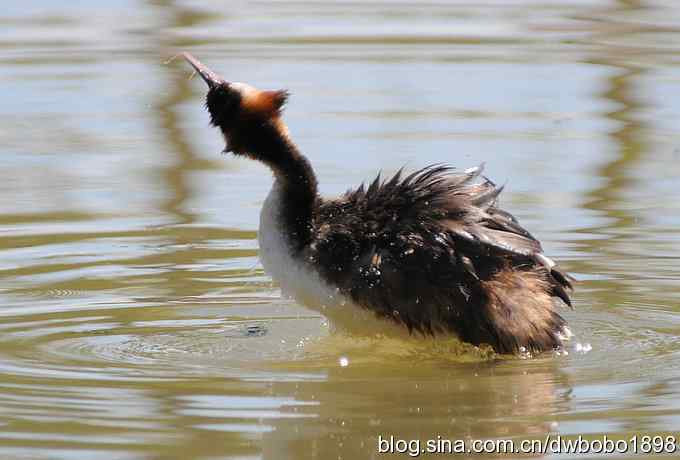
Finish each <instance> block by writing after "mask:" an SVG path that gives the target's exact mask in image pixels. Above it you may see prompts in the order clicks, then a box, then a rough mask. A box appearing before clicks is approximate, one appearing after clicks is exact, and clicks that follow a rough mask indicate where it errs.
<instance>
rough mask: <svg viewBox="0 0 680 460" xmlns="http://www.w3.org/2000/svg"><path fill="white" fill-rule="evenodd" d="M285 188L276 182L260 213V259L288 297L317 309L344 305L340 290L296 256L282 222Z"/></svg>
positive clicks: (344, 301)
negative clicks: (282, 202) (282, 198)
mask: <svg viewBox="0 0 680 460" xmlns="http://www.w3.org/2000/svg"><path fill="white" fill-rule="evenodd" d="M281 210H282V205H281V187H280V184H279V182H278V181H276V182H275V183H274V186H273V187H272V190H271V191H270V192H269V196H267V199H266V200H265V202H264V204H263V206H262V212H261V213H260V230H259V233H258V240H259V243H260V260H261V261H262V265H263V266H264V269H265V271H266V272H267V273H269V274H270V275H271V277H272V278H273V279H274V281H278V283H279V284H280V286H281V293H282V294H283V295H284V296H287V297H292V298H294V299H295V300H297V301H298V302H300V303H303V304H305V305H307V306H310V307H313V308H324V307H332V306H333V307H334V306H344V305H345V304H346V300H345V299H344V298H343V297H342V296H341V295H340V294H339V292H338V290H337V289H335V288H334V287H332V286H329V285H328V284H327V283H326V282H325V281H324V280H322V279H321V277H320V276H319V275H318V274H317V273H316V272H314V271H313V270H311V269H309V267H307V266H305V265H304V263H303V262H302V261H301V260H299V259H297V258H295V257H293V255H292V251H291V249H290V245H289V243H288V240H287V238H286V235H285V234H284V233H283V228H284V227H283V225H281V220H282V219H281Z"/></svg>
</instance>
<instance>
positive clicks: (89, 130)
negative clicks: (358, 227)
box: [0, 0, 680, 460]
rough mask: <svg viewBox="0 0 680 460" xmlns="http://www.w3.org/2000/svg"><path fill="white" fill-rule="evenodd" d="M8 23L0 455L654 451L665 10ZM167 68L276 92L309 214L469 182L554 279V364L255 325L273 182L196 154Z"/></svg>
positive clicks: (2, 49)
mask: <svg viewBox="0 0 680 460" xmlns="http://www.w3.org/2000/svg"><path fill="white" fill-rule="evenodd" d="M5 3H8V4H7V5H3V6H4V8H3V12H2V13H0V15H1V16H0V24H1V26H2V29H3V30H4V33H3V36H2V38H0V62H1V63H2V65H1V66H0V80H1V81H2V87H3V89H4V91H3V96H4V97H3V104H2V105H0V148H1V149H2V151H1V153H2V156H1V157H0V158H1V159H0V166H1V167H0V330H1V331H0V457H1V458H3V459H31V460H33V459H69V460H71V459H87V460H90V459H121V460H123V459H125V460H127V459H192V460H193V459H196V460H218V459H227V458H229V459H232V458H239V459H251V458H267V459H298V458H316V459H331V458H333V459H335V458H344V459H355V458H356V459H358V458H378V457H381V455H379V454H378V452H377V447H378V446H377V440H378V437H379V436H382V437H389V436H391V435H393V436H396V437H400V438H402V439H421V440H423V441H424V440H426V439H436V438H437V436H441V437H442V438H445V439H452V440H454V439H486V438H504V439H508V438H510V439H514V440H518V441H519V440H523V439H542V438H544V437H545V435H546V434H550V433H553V434H561V435H564V436H570V437H574V436H578V435H584V436H588V437H589V438H590V439H596V438H598V437H601V436H602V435H604V434H607V435H609V436H611V437H617V438H629V437H631V436H633V435H636V434H638V435H643V434H647V435H658V434H664V435H665V434H675V435H678V434H680V433H679V432H680V403H678V401H680V389H679V388H680V385H678V384H679V383H680V341H679V340H678V336H679V334H680V284H679V283H678V278H679V277H680V264H679V259H680V238H678V231H677V229H678V228H680V227H679V226H680V217H679V216H680V214H679V213H678V211H679V208H680V204H679V203H680V192H678V186H677V178H678V177H680V143H679V142H678V140H677V135H676V130H677V127H678V126H679V123H678V122H679V121H680V68H679V67H678V64H679V63H680V59H679V57H678V56H680V54H679V52H680V47H679V45H678V43H680V40H679V39H680V36H679V34H678V30H680V29H679V27H680V7H678V5H677V4H676V3H677V2H673V1H671V0H666V1H659V0H655V1H646V2H638V1H633V0H629V1H595V0H590V1H585V0H569V1H567V0H565V1H538V0H537V1H530V0H516V1H503V2H500V1H496V2H491V1H483V2H480V1H478V2H445V1H437V0H435V1H430V2H415V1H399V2H383V1H372V2H358V1H356V2H352V1H344V2H303V1H300V2H277V1H260V2H240V1H234V2H230V3H229V6H228V7H227V6H225V4H224V3H223V2H212V3H211V2H192V1H176V2H171V1H155V2H146V3H144V2H132V1H126V0H120V1H116V2H106V5H105V6H104V5H103V4H101V5H100V4H95V3H87V4H85V3H80V4H77V5H75V4H74V5H72V6H71V7H69V8H64V6H63V2H56V1H50V0H44V1H29V2H5ZM182 50H188V51H191V52H192V53H194V54H195V55H196V56H198V57H199V58H200V59H201V60H203V61H204V62H206V63H207V64H209V65H210V66H212V67H213V68H214V69H215V70H217V71H219V72H221V73H223V74H224V75H225V77H227V78H230V79H232V80H240V81H247V82H249V83H252V84H255V85H257V86H261V87H271V88H280V87H285V88H287V89H289V90H290V91H291V92H292V94H293V96H292V98H291V100H290V104H289V106H288V109H287V115H286V120H287V121H288V123H289V126H290V129H291V132H292V135H293V137H294V139H295V140H296V141H297V142H298V144H299V145H300V147H301V148H302V150H303V151H304V152H306V153H307V154H308V156H309V158H310V159H311V161H312V162H313V164H314V165H315V167H316V169H317V172H318V175H319V178H320V182H321V189H322V191H323V192H324V193H325V194H328V195H332V194H335V193H339V192H342V191H344V190H345V189H346V188H347V187H348V186H350V185H357V184H359V183H360V182H361V181H363V180H367V179H371V178H372V177H373V176H374V175H375V173H376V172H377V171H378V170H381V169H382V170H383V171H386V172H391V171H395V170H396V169H398V168H399V167H400V166H402V165H404V164H406V165H407V167H408V168H416V167H419V166H424V165H426V164H428V163H431V162H440V161H446V162H451V163H453V164H455V165H458V166H460V167H463V168H467V167H471V166H474V165H476V164H478V163H480V162H482V161H486V163H487V172H488V175H489V176H490V177H492V178H494V179H495V180H497V181H498V182H507V187H506V192H505V194H504V195H505V196H504V205H505V206H506V207H507V208H508V209H510V210H511V211H513V212H514V213H515V214H516V215H518V216H519V217H520V218H521V220H522V222H523V223H524V224H525V225H526V226H527V227H528V228H529V229H531V230H532V232H533V233H535V234H536V235H538V236H539V237H540V238H541V239H542V241H543V242H544V245H545V247H546V250H547V252H548V253H549V254H550V255H551V256H553V257H554V258H556V259H558V260H559V261H560V262H561V264H562V265H563V266H564V267H565V268H566V269H568V270H569V271H571V272H572V273H573V274H574V275H575V276H576V277H577V278H578V279H579V280H580V282H579V283H578V290H577V292H576V295H575V305H576V310H575V311H574V312H571V311H567V312H566V313H565V315H566V317H567V318H568V320H569V321H570V323H571V326H572V329H573V331H574V332H575V334H576V337H575V338H574V340H573V343H572V345H571V346H570V347H569V348H568V350H567V351H568V352H569V354H568V355H565V354H562V355H559V356H554V355H550V354H548V355H544V356H541V357H537V358H533V359H518V358H516V359H502V360H489V359H488V356H486V355H485V354H484V353H481V352H474V351H469V350H467V351H466V350H465V349H464V348H463V349H461V348H462V347H461V346H460V345H458V344H456V343H455V342H453V341H450V340H449V341H447V340H440V341H432V340H429V339H422V338H420V337H413V338H411V339H399V338H389V339H387V338H381V337H375V336H374V337H371V336H368V337H363V338H352V337H346V336H344V335H342V334H335V333H333V332H332V331H331V325H328V324H327V322H326V320H325V319H324V318H323V317H322V316H321V315H320V314H319V313H317V312H314V311H312V310H309V309H306V308H304V307H301V306H299V305H296V304H295V303H294V302H292V301H289V300H282V299H280V298H279V293H278V290H277V288H276V286H273V285H272V284H271V282H270V280H269V278H267V276H266V275H265V274H264V273H263V272H262V270H261V267H260V265H259V263H258V258H257V242H256V230H257V222H258V213H259V207H260V205H261V203H262V201H263V199H264V197H265V196H266V193H267V191H268V189H269V187H270V184H271V178H270V175H269V173H268V172H267V171H265V170H264V169H263V168H262V167H261V166H259V165H256V164H251V163H249V162H247V161H245V160H236V159H234V158H232V157H229V156H224V155H220V154H219V152H220V151H221V149H222V148H223V145H222V144H221V140H220V136H219V135H218V133H217V132H215V131H214V130H212V129H211V128H209V127H208V117H207V114H206V113H205V112H204V111H203V108H202V97H203V91H204V88H203V84H202V82H200V80H197V79H193V80H190V79H189V76H190V71H189V69H188V67H187V66H186V65H184V64H182V63H180V62H179V60H178V61H173V62H171V63H169V64H165V62H166V61H167V60H168V59H169V58H171V57H172V56H173V55H174V54H175V53H177V52H179V51H182ZM589 348H592V349H591V350H588V349H589ZM593 455H594V454H593ZM630 455H632V454H631V453H630V452H629V453H628V454H627V455H624V456H630ZM405 456H406V454H404V455H402V456H401V458H404V457H405ZM480 456H481V457H484V456H485V455H480ZM486 456H489V455H486ZM567 457H577V455H567ZM579 457H580V458H584V457H583V456H579Z"/></svg>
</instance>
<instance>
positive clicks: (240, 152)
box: [182, 52, 574, 354]
mask: <svg viewBox="0 0 680 460" xmlns="http://www.w3.org/2000/svg"><path fill="white" fill-rule="evenodd" d="M182 55H183V57H184V59H185V60H186V61H187V62H188V63H189V64H190V65H191V66H192V67H193V70H194V71H195V72H196V73H198V74H199V75H200V77H201V78H202V79H203V81H204V82H205V83H206V84H207V86H208V92H207V95H206V99H205V106H206V108H207V110H208V112H209V115H210V122H211V124H212V125H213V126H215V127H217V128H219V130H220V131H221V132H222V134H223V136H224V140H225V144H226V147H225V152H231V153H233V154H234V155H235V156H238V157H245V158H248V159H252V160H256V161H258V162H260V163H262V164H264V165H265V166H267V167H268V168H269V169H270V170H271V171H272V173H273V185H272V188H271V191H270V192H269V195H268V196H267V198H266V199H265V201H264V203H263V206H262V210H261V214H260V227H259V231H258V242H259V247H260V259H261V262H262V265H263V267H264V269H265V271H266V272H267V273H268V274H270V275H271V276H272V279H273V280H275V281H278V283H279V285H280V287H281V291H282V293H283V294H285V295H287V296H290V297H293V298H294V299H296V300H298V301H299V302H301V303H303V304H305V305H308V306H312V307H319V306H323V307H324V308H325V309H326V310H328V309H330V308H333V309H359V310H354V311H357V312H358V311H368V312H373V314H374V315H375V316H376V317H378V318H381V319H384V320H386V321H390V322H393V323H395V324H397V325H398V326H399V327H400V328H402V329H403V330H404V331H407V332H408V333H409V334H417V333H419V334H422V335H423V336H433V337H434V336H440V335H450V336H455V337H457V338H458V339H459V340H461V341H463V342H467V343H470V344H472V345H475V346H490V347H492V348H493V350H494V351H495V352H498V353H501V354H517V353H521V352H524V351H527V352H533V353H540V352H545V351H549V350H559V349H561V348H562V347H563V346H564V342H565V340H568V338H569V337H570V336H571V335H572V334H571V331H570V330H569V328H568V325H567V322H566V320H565V319H564V317H563V316H562V315H561V314H560V311H559V309H560V307H561V306H565V305H566V306H569V307H572V302H571V298H570V293H571V292H572V291H573V281H574V279H573V277H571V276H570V275H568V274H567V273H566V272H565V271H564V270H562V269H561V268H559V267H558V266H557V264H556V263H555V262H554V261H553V260H552V259H550V258H549V257H547V256H546V255H545V254H544V253H543V249H542V246H541V243H540V242H539V241H538V240H537V239H536V238H535V237H534V236H533V235H532V234H531V233H529V231H527V230H526V229H525V228H524V227H522V225H521V224H520V223H519V222H518V220H517V219H516V218H515V217H514V216H513V215H512V214H511V213H509V212H508V211H505V210H504V209H502V208H501V207H500V205H499V195H500V194H501V192H502V190H503V187H502V186H497V185H496V184H495V183H494V182H492V181H491V180H490V179H488V178H487V177H485V176H484V175H483V167H484V164H483V163H482V164H481V165H479V166H475V167H471V168H468V169H464V170H459V169H455V168H453V167H451V166H448V165H446V164H433V165H430V166H427V167H424V168H422V169H419V170H416V171H415V172H411V173H408V174H406V173H405V172H404V171H403V168H402V169H400V170H399V171H398V172H397V173H396V174H394V175H393V176H392V177H389V178H385V179H382V178H381V176H380V174H378V177H377V178H376V179H375V180H373V181H372V182H370V183H368V185H365V184H362V185H361V186H359V187H358V188H356V189H353V190H348V191H347V192H346V193H344V194H343V195H341V196H339V197H337V198H334V199H329V198H323V197H321V196H320V194H319V190H318V181H317V177H316V174H315V172H314V169H313V168H312V165H311V163H310V162H309V160H308V159H307V158H306V157H305V156H304V155H303V154H302V153H301V152H300V150H299V149H298V147H297V146H296V144H295V143H294V142H293V140H292V139H291V135H290V133H289V130H288V128H287V126H286V124H285V123H284V122H283V118H282V117H283V108H284V105H285V104H286V103H287V100H288V98H289V93H288V91H285V90H260V89H257V88H254V87H253V86H250V85H248V84H245V83H237V82H230V81H227V80H225V79H224V78H223V77H221V76H220V75H218V74H217V73H215V72H213V71H212V70H211V69H209V68H208V67H207V66H206V65H204V64H203V63H201V62H200V61H199V60H198V59H196V58H195V57H194V56H192V55H191V54H189V53H186V52H185V53H182ZM572 308H573V307H572ZM350 311H352V310H350Z"/></svg>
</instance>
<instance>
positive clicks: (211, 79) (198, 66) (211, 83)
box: [182, 53, 225, 89]
mask: <svg viewBox="0 0 680 460" xmlns="http://www.w3.org/2000/svg"><path fill="white" fill-rule="evenodd" d="M182 57H184V59H186V60H187V62H188V63H189V64H191V67H193V68H194V70H195V71H196V72H197V73H198V74H199V75H200V76H201V78H202V79H203V81H205V82H206V83H207V84H208V87H209V88H210V89H212V88H214V87H216V86H219V85H221V84H223V83H225V80H224V78H222V77H220V76H219V75H217V74H216V73H215V72H213V71H212V70H210V69H209V68H208V67H206V66H205V65H203V64H202V63H201V61H199V60H198V59H196V58H195V57H193V56H192V55H191V54H189V53H182Z"/></svg>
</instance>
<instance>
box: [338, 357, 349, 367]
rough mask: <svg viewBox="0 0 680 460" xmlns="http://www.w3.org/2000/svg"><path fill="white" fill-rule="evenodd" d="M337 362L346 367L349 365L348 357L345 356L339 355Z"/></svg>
mask: <svg viewBox="0 0 680 460" xmlns="http://www.w3.org/2000/svg"><path fill="white" fill-rule="evenodd" d="M338 363H340V367H347V366H349V359H347V357H345V356H341V357H340V359H339V360H338Z"/></svg>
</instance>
